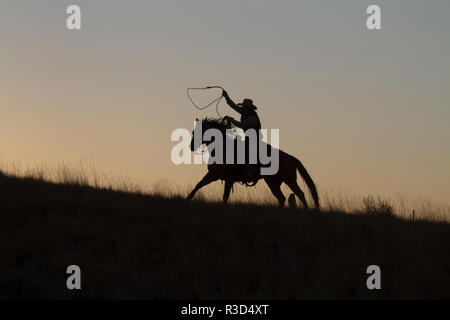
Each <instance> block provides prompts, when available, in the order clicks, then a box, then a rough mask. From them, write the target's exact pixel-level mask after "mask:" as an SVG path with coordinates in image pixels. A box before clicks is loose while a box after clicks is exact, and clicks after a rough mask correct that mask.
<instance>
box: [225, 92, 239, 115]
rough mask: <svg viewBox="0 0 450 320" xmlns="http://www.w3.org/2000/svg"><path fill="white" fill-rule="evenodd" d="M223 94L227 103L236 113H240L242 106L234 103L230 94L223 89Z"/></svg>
mask: <svg viewBox="0 0 450 320" xmlns="http://www.w3.org/2000/svg"><path fill="white" fill-rule="evenodd" d="M223 96H224V97H225V100H226V101H227V104H228V105H229V106H230V107H231V108H232V109H233V110H234V111H236V112H237V113H239V114H242V108H241V107H239V106H238V105H237V104H236V103H234V101H233V100H231V98H230V96H229V95H228V93H227V92H226V91H223Z"/></svg>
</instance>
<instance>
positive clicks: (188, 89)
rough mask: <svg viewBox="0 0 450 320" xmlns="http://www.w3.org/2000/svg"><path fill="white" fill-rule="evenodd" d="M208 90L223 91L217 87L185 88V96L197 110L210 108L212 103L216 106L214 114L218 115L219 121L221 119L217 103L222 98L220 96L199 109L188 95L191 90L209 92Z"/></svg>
mask: <svg viewBox="0 0 450 320" xmlns="http://www.w3.org/2000/svg"><path fill="white" fill-rule="evenodd" d="M209 89H222V90H224V89H223V88H222V87H219V86H209V87H204V88H187V90H186V94H187V96H188V98H189V100H190V101H191V103H192V105H193V106H194V107H196V108H197V109H198V110H205V109H206V108H208V107H210V106H211V105H213V104H214V103H215V104H216V112H217V114H218V115H219V117H220V119H222V118H223V117H222V116H221V115H220V113H219V103H220V101H221V100H222V98H223V96H222V95H221V96H220V97H218V98H217V99H215V100H213V101H211V102H210V103H208V104H207V105H206V106H204V107H199V106H197V104H196V103H195V102H194V100H192V97H191V96H190V94H189V91H191V90H209Z"/></svg>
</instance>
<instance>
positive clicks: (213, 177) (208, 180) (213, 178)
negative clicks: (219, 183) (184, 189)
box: [187, 171, 219, 200]
mask: <svg viewBox="0 0 450 320" xmlns="http://www.w3.org/2000/svg"><path fill="white" fill-rule="evenodd" d="M218 179H219V178H218V177H217V176H216V174H215V173H212V172H211V171H209V172H208V173H207V174H206V175H205V176H204V177H203V179H202V180H200V182H199V183H197V185H196V186H195V188H194V190H192V192H191V193H190V194H189V195H188V196H187V200H191V199H192V198H193V197H194V195H195V194H196V193H197V191H198V190H200V189H201V188H203V187H204V186H206V185H208V184H210V183H211V182H214V181H216V180H218Z"/></svg>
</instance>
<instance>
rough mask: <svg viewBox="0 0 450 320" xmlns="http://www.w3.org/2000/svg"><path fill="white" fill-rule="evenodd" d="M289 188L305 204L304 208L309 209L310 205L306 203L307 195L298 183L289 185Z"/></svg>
mask: <svg viewBox="0 0 450 320" xmlns="http://www.w3.org/2000/svg"><path fill="white" fill-rule="evenodd" d="M287 185H288V186H289V188H291V190H292V191H293V192H294V193H295V195H296V196H297V197H298V198H299V199H300V201H301V202H302V204H303V208H305V209H308V203H307V202H306V198H305V194H304V193H303V191H302V189H300V187H299V186H298V183H297V181H294V182H290V183H287Z"/></svg>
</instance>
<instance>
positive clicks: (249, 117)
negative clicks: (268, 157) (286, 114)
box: [222, 90, 261, 182]
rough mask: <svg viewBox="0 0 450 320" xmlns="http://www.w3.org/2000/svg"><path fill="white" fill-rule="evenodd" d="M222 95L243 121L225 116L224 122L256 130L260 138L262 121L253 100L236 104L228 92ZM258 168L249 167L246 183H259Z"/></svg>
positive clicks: (249, 165) (244, 128)
mask: <svg viewBox="0 0 450 320" xmlns="http://www.w3.org/2000/svg"><path fill="white" fill-rule="evenodd" d="M222 95H223V97H224V98H225V100H226V101H227V104H228V105H229V106H230V107H231V108H232V109H233V110H234V111H236V112H237V113H239V114H240V115H241V121H237V120H235V119H233V118H232V117H229V116H225V117H224V120H225V121H228V122H230V123H232V124H234V125H235V126H236V127H238V128H241V129H242V130H244V131H246V130H248V129H254V130H255V131H256V133H257V136H258V137H259V134H260V130H261V121H260V120H259V117H258V114H257V113H256V110H257V108H256V106H255V105H254V104H253V101H252V100H251V99H244V100H243V101H242V103H238V104H236V103H234V102H233V100H231V98H230V96H229V95H228V92H226V91H225V90H223V92H222ZM258 168H259V167H258V165H257V164H256V165H254V164H248V165H247V177H246V182H253V181H255V180H256V181H257V176H258V173H257V170H258Z"/></svg>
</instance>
